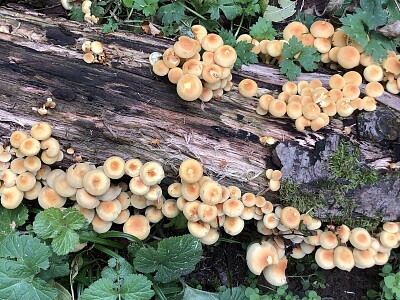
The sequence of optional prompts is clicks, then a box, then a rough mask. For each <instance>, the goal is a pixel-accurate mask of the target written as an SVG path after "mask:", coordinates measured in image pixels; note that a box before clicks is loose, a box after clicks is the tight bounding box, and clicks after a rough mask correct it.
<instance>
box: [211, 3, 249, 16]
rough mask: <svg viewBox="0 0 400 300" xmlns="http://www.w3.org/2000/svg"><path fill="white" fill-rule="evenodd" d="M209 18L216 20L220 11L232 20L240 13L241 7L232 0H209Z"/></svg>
mask: <svg viewBox="0 0 400 300" xmlns="http://www.w3.org/2000/svg"><path fill="white" fill-rule="evenodd" d="M208 3H209V5H210V8H209V9H208V11H207V12H208V13H210V19H211V20H218V19H219V18H220V17H221V12H222V13H223V14H224V15H225V17H226V18H227V19H228V20H233V19H235V18H236V17H238V16H239V15H240V13H241V10H242V9H241V7H240V6H238V5H237V4H235V3H234V1H232V0H220V1H213V0H211V1H209V2H208Z"/></svg>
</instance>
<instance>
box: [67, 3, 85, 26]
mask: <svg viewBox="0 0 400 300" xmlns="http://www.w3.org/2000/svg"><path fill="white" fill-rule="evenodd" d="M84 16H85V14H84V13H83V12H82V7H81V6H80V5H75V6H73V7H72V9H71V10H70V11H69V17H70V18H71V20H72V21H78V22H83V18H84Z"/></svg>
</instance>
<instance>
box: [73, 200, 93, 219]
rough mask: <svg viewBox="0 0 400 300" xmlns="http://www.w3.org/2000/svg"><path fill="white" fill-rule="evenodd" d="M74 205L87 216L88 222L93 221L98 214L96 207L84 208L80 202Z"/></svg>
mask: <svg viewBox="0 0 400 300" xmlns="http://www.w3.org/2000/svg"><path fill="white" fill-rule="evenodd" d="M72 207H73V208H75V209H76V210H78V211H79V212H80V213H81V214H82V215H83V216H84V217H85V219H86V221H87V222H88V223H92V221H93V219H94V216H95V214H96V212H95V210H94V209H87V208H84V207H82V206H80V205H79V204H78V203H75V204H74V205H73V206H72Z"/></svg>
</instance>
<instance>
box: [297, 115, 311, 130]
mask: <svg viewBox="0 0 400 300" xmlns="http://www.w3.org/2000/svg"><path fill="white" fill-rule="evenodd" d="M294 124H295V127H296V129H297V130H298V131H301V132H303V131H304V129H305V127H308V126H310V125H311V121H310V120H309V119H306V118H305V117H304V116H301V117H299V118H297V119H296V121H295V122H294Z"/></svg>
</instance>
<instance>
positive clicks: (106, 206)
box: [96, 200, 121, 222]
mask: <svg viewBox="0 0 400 300" xmlns="http://www.w3.org/2000/svg"><path fill="white" fill-rule="evenodd" d="M120 212H121V203H120V202H119V201H118V200H113V201H104V202H100V204H99V205H98V206H97V207H96V213H97V215H98V216H99V218H100V219H102V220H104V221H107V222H111V221H114V220H115V219H116V218H117V217H118V215H119V214H120Z"/></svg>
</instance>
